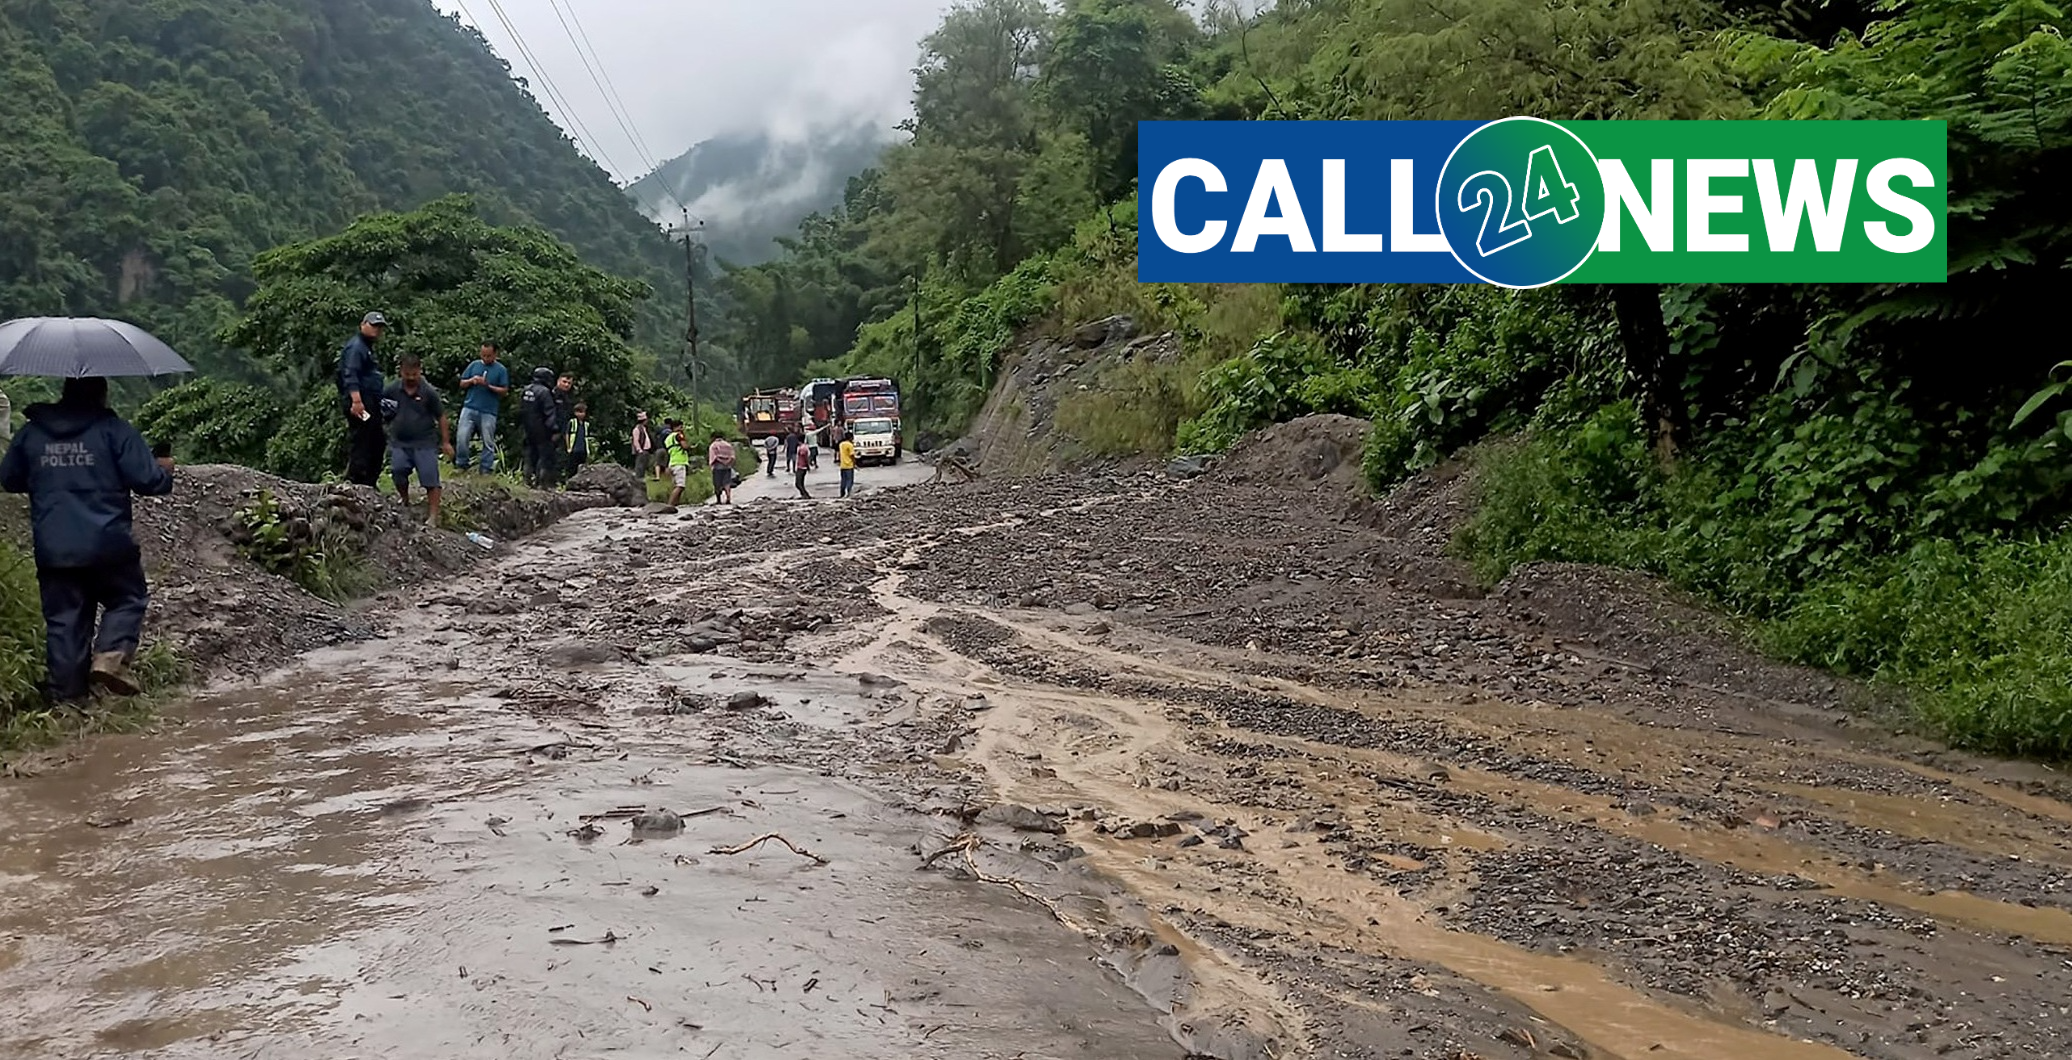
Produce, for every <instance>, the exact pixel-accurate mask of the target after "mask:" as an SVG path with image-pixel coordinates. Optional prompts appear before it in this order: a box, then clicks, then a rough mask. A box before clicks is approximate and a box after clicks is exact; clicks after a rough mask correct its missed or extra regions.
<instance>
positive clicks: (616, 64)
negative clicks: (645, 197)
mask: <svg viewBox="0 0 2072 1060" xmlns="http://www.w3.org/2000/svg"><path fill="white" fill-rule="evenodd" d="M433 3H434V4H435V6H437V7H439V8H440V9H441V10H445V11H449V12H460V13H461V15H462V18H463V20H465V21H469V22H471V23H473V24H475V25H477V26H478V28H480V29H481V30H482V33H483V35H484V36H485V37H487V38H488V39H489V42H490V44H491V45H492V46H494V47H495V48H496V50H497V53H498V54H499V55H501V56H503V57H504V58H505V59H506V60H507V61H508V62H510V64H511V66H512V68H513V70H514V71H515V72H516V73H517V74H518V75H519V76H521V77H526V78H528V79H529V80H532V81H533V82H534V90H533V91H534V94H535V95H536V96H539V97H540V100H541V103H542V104H544V105H545V106H546V107H547V109H548V110H549V111H550V112H552V113H553V114H554V117H555V119H556V120H557V121H559V122H560V123H561V124H562V126H563V127H564V128H568V129H570V130H571V131H573V132H576V133H577V136H578V138H579V139H583V140H584V146H585V148H586V149H589V150H590V151H591V153H592V156H593V157H597V156H598V154H599V153H601V154H602V155H603V156H604V157H603V158H600V161H603V162H605V163H606V168H607V169H610V170H612V171H613V173H614V175H615V176H617V177H619V178H620V179H621V180H622V181H624V180H630V179H632V178H634V177H638V176H640V175H641V174H642V173H645V172H646V171H647V169H648V164H647V163H649V162H654V163H660V162H663V161H665V160H667V159H669V158H672V157H675V156H676V155H678V154H681V153H682V152H683V151H684V149H685V148H687V147H689V146H690V145H692V144H694V143H698V142H700V141H703V140H707V139H711V138H713V137H715V136H719V135H722V134H725V133H730V132H740V131H749V130H756V131H762V132H765V133H766V134H768V135H771V136H772V137H773V138H776V139H781V140H791V141H794V142H796V141H800V140H805V139H807V138H809V137H811V136H813V135H815V133H814V130H815V129H817V128H820V127H826V126H836V127H841V126H851V125H854V124H857V123H858V122H859V121H860V122H862V123H866V124H871V125H876V126H880V127H883V126H890V125H894V124H896V123H897V122H898V121H899V120H900V119H901V118H902V117H904V116H905V113H906V108H907V100H908V94H909V92H910V91H911V89H912V81H913V78H912V70H913V66H914V63H915V60H916V58H917V57H918V55H919V51H920V47H919V42H920V39H921V38H922V37H923V36H925V35H927V34H928V33H929V32H930V31H931V30H933V29H934V28H935V26H936V24H937V23H938V22H939V21H940V20H941V17H942V13H943V11H944V10H946V9H947V8H948V6H949V4H948V0H499V3H500V7H501V10H502V12H503V14H504V16H505V17H506V18H508V19H509V20H510V23H511V26H512V28H514V29H515V30H516V31H517V34H518V36H519V37H520V38H522V40H523V41H524V44H525V46H526V48H527V49H529V50H530V51H531V53H532V55H533V56H534V57H535V58H537V59H538V60H539V64H540V65H541V66H542V67H544V68H545V74H546V76H547V78H549V79H551V80H552V82H553V84H554V87H555V88H556V89H558V90H559V91H560V93H561V95H562V97H563V100H564V101H565V103H566V104H567V107H566V108H565V109H566V110H567V111H572V112H573V114H572V115H571V114H569V113H564V108H562V107H559V106H556V105H555V104H554V102H553V101H552V100H550V99H548V98H546V96H547V94H546V92H545V91H544V90H543V88H542V87H541V86H540V85H539V79H538V77H537V76H535V74H534V71H533V69H532V64H531V63H529V62H527V61H526V60H525V58H524V56H523V55H522V54H521V53H520V51H519V50H518V49H517V48H516V47H515V46H514V44H513V41H512V37H511V34H510V33H509V32H508V31H506V29H505V28H504V25H503V23H502V22H501V21H499V20H498V18H497V17H496V10H497V8H493V7H491V6H490V4H489V0H433ZM557 10H558V11H559V12H560V13H561V14H562V15H573V16H574V19H575V20H574V21H572V22H571V23H570V24H569V28H568V29H564V28H563V25H562V21H561V18H559V17H557ZM470 14H472V15H474V16H475V17H476V18H474V19H471V18H469V17H468V16H469V15H470ZM476 19H479V20H480V21H479V22H477V21H476ZM572 31H574V32H572ZM572 35H573V36H574V37H575V39H576V40H578V41H580V40H583V39H584V37H585V36H587V38H588V44H589V45H590V48H591V49H594V53H595V55H594V59H595V60H596V61H598V62H599V63H601V69H600V71H599V72H600V73H601V74H602V75H603V78H604V79H605V80H606V81H607V82H608V84H609V87H611V88H614V89H616V90H617V94H618V97H619V99H620V100H622V101H623V102H624V104H625V113H626V117H627V118H628V119H629V120H630V122H631V128H632V132H633V133H635V134H637V137H638V139H639V140H640V141H641V144H642V145H643V146H645V148H646V157H645V158H643V157H642V155H643V152H642V151H641V150H640V147H639V146H636V144H635V143H634V140H633V138H632V137H629V136H628V135H627V133H626V132H625V131H622V130H621V129H620V128H619V123H618V121H617V120H616V119H615V118H614V116H613V113H612V109H611V107H610V106H609V104H608V103H607V102H606V96H605V94H604V93H603V92H601V91H599V89H598V86H597V85H596V84H593V83H592V81H591V77H590V74H589V72H588V71H587V70H586V69H585V67H584V65H583V62H582V58H581V57H580V56H581V54H582V53H580V52H579V51H578V49H577V46H576V44H574V43H572V42H571V40H570V37H571V36H572ZM578 126H580V128H578ZM584 130H587V131H588V132H589V133H590V137H589V138H584V137H583V136H582V132H583V131H584ZM590 139H594V140H595V141H596V143H595V144H594V145H593V144H591V143H590V142H589V141H590Z"/></svg>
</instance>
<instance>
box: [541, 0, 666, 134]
mask: <svg viewBox="0 0 2072 1060" xmlns="http://www.w3.org/2000/svg"><path fill="white" fill-rule="evenodd" d="M547 4H548V6H550V7H552V8H553V9H554V17H555V18H557V19H559V20H560V21H561V32H562V33H564V34H566V35H567V36H568V43H569V44H570V45H571V46H572V47H574V48H575V50H576V58H578V59H581V60H582V61H583V69H584V70H587V71H589V73H590V83H591V84H593V85H596V86H597V94H598V95H599V96H601V97H603V99H604V105H605V107H606V109H608V110H610V111H611V112H612V118H613V119H614V120H616V121H617V122H618V123H619V131H620V132H622V133H625V134H626V139H627V140H628V141H629V142H631V143H632V145H633V150H634V151H635V153H637V154H639V155H640V160H641V162H643V163H645V164H646V165H647V167H648V169H649V170H650V171H653V170H654V169H655V159H654V156H653V155H651V154H649V153H648V149H647V144H646V142H644V141H643V140H641V138H640V131H639V130H638V129H637V128H635V127H634V126H633V120H632V118H631V117H630V116H629V115H628V114H627V112H626V105H625V104H624V103H623V102H620V101H619V93H618V90H617V89H616V88H614V87H612V79H611V75H610V74H609V73H605V74H600V73H599V72H598V68H599V67H602V66H603V65H604V60H603V59H602V58H599V59H598V60H597V63H596V64H595V65H592V64H591V62H590V56H591V55H596V54H597V48H596V46H595V45H591V47H590V55H584V54H583V45H584V44H586V43H588V42H589V40H590V33H589V31H588V30H583V39H582V41H580V42H579V41H577V40H576V33H575V30H582V29H583V19H582V16H581V15H578V14H576V10H575V5H574V4H569V5H567V8H568V11H567V13H566V15H565V16H564V14H563V12H562V7H563V4H562V2H561V0H547ZM570 21H574V22H575V27H574V29H571V28H570V27H569V22H570Z"/></svg>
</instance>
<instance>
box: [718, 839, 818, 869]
mask: <svg viewBox="0 0 2072 1060" xmlns="http://www.w3.org/2000/svg"><path fill="white" fill-rule="evenodd" d="M772 839H774V840H776V841H778V842H779V843H782V844H784V846H785V848H786V849H788V850H790V851H791V852H792V853H794V854H797V855H798V856H800V857H802V858H811V859H812V860H814V861H817V862H819V863H820V864H822V865H825V864H827V863H828V862H827V859H826V858H824V857H821V856H820V855H818V854H815V853H813V852H812V851H810V850H801V849H800V848H799V847H798V845H797V844H795V843H793V842H792V841H791V840H789V839H786V838H784V837H783V836H781V835H778V834H777V833H775V832H771V833H770V834H768V835H761V836H757V837H755V838H754V839H751V840H749V841H748V842H746V843H743V844H741V845H740V846H737V847H713V848H712V849H711V850H708V851H706V853H708V854H745V853H747V852H748V851H751V850H754V849H755V848H756V847H759V846H762V845H763V844H764V843H767V842H769V841H770V840H772Z"/></svg>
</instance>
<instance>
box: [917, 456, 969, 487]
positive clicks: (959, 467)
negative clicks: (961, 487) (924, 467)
mask: <svg viewBox="0 0 2072 1060" xmlns="http://www.w3.org/2000/svg"><path fill="white" fill-rule="evenodd" d="M944 468H948V469H950V470H952V471H955V472H956V473H957V474H958V475H960V476H962V479H963V481H965V482H971V481H973V480H975V479H977V478H978V477H979V474H978V469H977V468H975V467H972V466H971V465H970V464H967V463H965V462H964V461H962V460H959V459H958V458H956V457H954V456H948V455H945V456H940V457H937V458H936V460H935V477H934V478H931V479H929V480H928V481H930V482H941V481H942V480H943V469H944Z"/></svg>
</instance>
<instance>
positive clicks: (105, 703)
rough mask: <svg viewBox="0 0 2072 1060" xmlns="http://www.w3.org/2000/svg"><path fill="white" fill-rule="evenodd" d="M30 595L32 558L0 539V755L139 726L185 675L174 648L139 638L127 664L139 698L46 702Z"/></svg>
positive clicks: (38, 623)
mask: <svg viewBox="0 0 2072 1060" xmlns="http://www.w3.org/2000/svg"><path fill="white" fill-rule="evenodd" d="M38 599H39V594H38V592H37V589H36V564H35V561H34V560H32V559H31V558H30V556H29V553H28V552H27V551H26V550H24V549H20V548H16V547H14V546H13V545H11V544H8V543H6V542H4V541H0V755H6V754H11V753H13V752H17V751H23V750H31V749H34V748H37V747H45V746H49V745H51V744H54V743H58V742H60V741H63V740H66V739H69V738H72V737H76V736H84V735H89V734H92V733H98V732H129V731H133V730H135V729H138V728H141V727H143V726H145V725H148V724H150V723H151V721H152V720H153V719H154V718H155V716H156V711H155V702H156V700H157V698H158V697H159V696H160V695H161V694H162V693H164V692H166V691H168V690H171V689H173V688H176V687H178V686H179V685H180V684H181V683H182V682H184V681H185V680H186V679H187V676H188V667H187V664H186V662H185V661H184V660H182V659H181V658H180V657H179V655H178V654H177V653H175V652H174V651H173V650H172V649H171V648H170V647H168V646H167V645H165V644H163V643H148V642H147V644H146V645H145V647H144V649H143V650H142V651H140V652H138V653H137V659H136V661H135V664H134V665H133V666H132V668H131V669H132V672H133V673H134V675H135V676H136V678H137V680H138V683H139V684H141V685H142V686H143V687H144V689H145V693H144V694H143V695H141V696H130V697H111V698H97V699H95V700H94V702H93V705H92V708H91V709H89V710H86V711H78V710H68V709H58V708H53V707H51V706H50V705H49V704H47V703H45V702H44V701H43V692H42V685H43V611H42V608H41V607H40V606H39V604H38V603H37V601H38Z"/></svg>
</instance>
